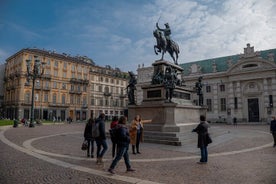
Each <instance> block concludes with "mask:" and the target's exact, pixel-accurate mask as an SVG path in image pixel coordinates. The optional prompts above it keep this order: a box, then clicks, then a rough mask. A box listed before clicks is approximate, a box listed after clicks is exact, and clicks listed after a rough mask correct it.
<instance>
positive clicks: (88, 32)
mask: <svg viewBox="0 0 276 184" xmlns="http://www.w3.org/2000/svg"><path fill="white" fill-rule="evenodd" d="M275 10H276V1H275V0H116V1H113V0H43V1H37V0H0V64H1V63H5V60H6V59H7V58H8V57H9V56H11V55H13V54H15V53H16V52H18V51H19V50H21V49H23V48H34V47H36V48H39V49H46V50H51V51H56V52H57V53H67V54H70V55H71V56H77V55H81V56H88V57H89V58H91V59H92V60H93V61H94V62H95V63H96V64H97V65H99V66H106V65H110V66H111V67H119V68H121V70H122V71H133V72H135V73H136V70H137V68H138V65H141V66H142V65H144V66H151V64H152V63H153V62H154V61H155V60H159V59H160V58H161V55H155V53H154V50H153V46H154V45H155V44H156V40H155V38H154V37H153V34H152V33H153V30H154V29H155V28H156V27H155V24H156V22H158V23H159V27H161V28H164V24H165V23H169V25H170V28H171V32H172V33H171V38H172V40H174V41H175V42H177V43H178V45H179V48H180V55H179V59H178V63H187V62H191V61H197V60H203V59H210V58H216V57H222V56H229V55H235V54H240V53H242V52H243V48H245V47H246V44H247V43H250V44H251V46H254V47H255V51H261V50H267V49H274V48H276V36H275V33H276V13H275ZM164 59H165V60H168V61H172V59H171V57H170V56H169V54H168V53H167V54H165V57H164Z"/></svg>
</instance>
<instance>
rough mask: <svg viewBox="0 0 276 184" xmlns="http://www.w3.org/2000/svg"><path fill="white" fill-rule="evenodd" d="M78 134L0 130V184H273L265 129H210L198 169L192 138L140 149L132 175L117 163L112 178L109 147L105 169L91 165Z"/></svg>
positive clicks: (76, 128) (275, 154)
mask: <svg viewBox="0 0 276 184" xmlns="http://www.w3.org/2000/svg"><path fill="white" fill-rule="evenodd" d="M106 127H108V126H106ZM83 130H84V124H83V123H77V124H76V123H73V124H56V125H42V126H37V127H36V128H32V129H30V128H27V127H19V128H10V127H5V128H1V132H0V139H1V141H0V146H1V150H0V156H1V160H0V170H1V172H0V183H6V184H9V183H10V184H13V183H104V184H105V183H140V184H142V183H170V184H178V183H212V184H213V183H250V184H254V183H256V184H259V183H266V184H273V183H276V175H275V171H276V159H275V158H276V148H273V147H272V141H273V140H272V136H271V134H270V133H269V126H268V125H256V126H252V125H251V126H248V125H240V126H237V127H234V126H231V125H212V127H211V128H210V133H211V136H212V138H213V143H212V144H211V145H210V146H209V148H208V151H209V162H208V164H206V165H199V164H197V161H198V160H199V149H197V148H196V141H197V135H196V134H193V133H190V135H188V136H187V141H186V144H185V145H184V146H168V145H160V144H150V143H143V144H142V145H141V152H142V154H141V155H132V154H130V159H131V164H132V166H133V168H135V169H136V172H134V173H127V172H125V170H126V169H125V166H124V164H123V162H120V163H119V164H118V167H117V168H116V170H115V171H116V174H115V175H111V174H109V173H108V172H107V169H108V167H109V165H110V163H111V159H112V156H111V149H110V148H111V142H110V141H109V140H108V144H109V149H108V152H107V154H106V156H105V160H104V165H96V161H95V159H94V158H87V157H86V153H85V152H84V151H82V150H81V149H80V147H81V143H82V141H83Z"/></svg>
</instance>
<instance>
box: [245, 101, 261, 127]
mask: <svg viewBox="0 0 276 184" xmlns="http://www.w3.org/2000/svg"><path fill="white" fill-rule="evenodd" d="M248 119H249V122H259V100H258V98H252V99H248Z"/></svg>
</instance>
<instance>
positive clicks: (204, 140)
mask: <svg viewBox="0 0 276 184" xmlns="http://www.w3.org/2000/svg"><path fill="white" fill-rule="evenodd" d="M208 128H209V124H208V123H207V122H206V118H205V116H203V115H201V116H200V123H199V125H198V126H197V127H196V128H195V129H193V130H192V132H196V133H197V134H198V142H197V147H198V148H200V153H201V159H200V161H199V162H198V163H199V164H204V163H207V162H208V150H207V146H208V144H209V143H210V142H209V141H208V136H209V135H208Z"/></svg>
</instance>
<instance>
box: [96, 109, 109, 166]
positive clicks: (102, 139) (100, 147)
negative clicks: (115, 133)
mask: <svg viewBox="0 0 276 184" xmlns="http://www.w3.org/2000/svg"><path fill="white" fill-rule="evenodd" d="M104 118H105V114H104V113H101V114H100V116H99V118H98V119H97V120H96V123H99V133H100V135H99V136H98V137H96V138H95V140H96V144H97V164H102V163H103V160H102V159H103V156H104V154H105V152H106V151H107V148H108V146H107V143H106V134H105V124H104Z"/></svg>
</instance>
